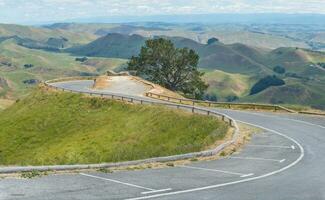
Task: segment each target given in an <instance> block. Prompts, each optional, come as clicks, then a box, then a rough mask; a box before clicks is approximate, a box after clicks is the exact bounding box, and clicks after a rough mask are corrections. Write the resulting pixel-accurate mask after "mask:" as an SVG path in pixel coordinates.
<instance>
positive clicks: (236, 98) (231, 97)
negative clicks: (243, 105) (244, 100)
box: [226, 95, 239, 102]
mask: <svg viewBox="0 0 325 200" xmlns="http://www.w3.org/2000/svg"><path fill="white" fill-rule="evenodd" d="M238 99H239V98H238V97H237V96H236V95H229V96H227V97H226V100H227V102H233V101H236V100H238Z"/></svg>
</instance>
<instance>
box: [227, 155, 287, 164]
mask: <svg viewBox="0 0 325 200" xmlns="http://www.w3.org/2000/svg"><path fill="white" fill-rule="evenodd" d="M228 158H230V159H241V160H262V161H273V162H280V163H282V162H284V161H285V159H282V160H277V159H270V158H256V157H239V156H230V157H228Z"/></svg>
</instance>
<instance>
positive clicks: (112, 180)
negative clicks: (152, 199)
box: [79, 173, 156, 191]
mask: <svg viewBox="0 0 325 200" xmlns="http://www.w3.org/2000/svg"><path fill="white" fill-rule="evenodd" d="M79 174H80V175H82V176H87V177H91V178H96V179H101V180H105V181H110V182H114V183H119V184H122V185H127V186H131V187H136V188H140V189H144V190H150V191H156V190H155V189H152V188H147V187H142V186H139V185H134V184H131V183H125V182H122V181H118V180H114V179H109V178H104V177H100V176H94V175H90V174H85V173H79Z"/></svg>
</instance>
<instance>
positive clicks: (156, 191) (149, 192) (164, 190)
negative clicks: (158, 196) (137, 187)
mask: <svg viewBox="0 0 325 200" xmlns="http://www.w3.org/2000/svg"><path fill="white" fill-rule="evenodd" d="M170 190H172V189H171V188H166V189H162V190H153V191H147V192H141V194H152V193H158V192H166V191H170Z"/></svg>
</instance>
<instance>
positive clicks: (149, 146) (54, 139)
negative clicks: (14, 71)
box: [0, 88, 228, 165]
mask: <svg viewBox="0 0 325 200" xmlns="http://www.w3.org/2000/svg"><path fill="white" fill-rule="evenodd" d="M0 127H1V128H0V165H51V164H77V163H101V162H118V161H127V160H136V159H145V158H150V157H157V156H167V155H174V154H181V153H188V152H194V151H201V150H204V149H206V148H207V147H209V146H211V145H212V144H214V143H215V142H216V141H217V140H221V139H223V138H224V136H225V134H226V132H227V130H228V126H227V125H226V124H225V123H224V122H221V121H218V120H217V119H215V118H212V117H208V116H202V115H197V114H195V115H192V114H191V113H187V112H184V111H181V110H173V109H169V108H165V107H161V106H149V105H133V104H126V103H122V102H119V101H113V100H109V99H101V98H90V97H85V96H82V95H79V94H71V93H64V92H55V91H46V90H45V89H44V88H42V89H40V90H36V91H33V92H32V94H30V95H29V96H28V97H26V98H24V99H22V100H20V101H19V102H17V103H16V104H14V105H13V106H11V107H10V108H8V109H6V110H4V111H2V112H1V113H0Z"/></svg>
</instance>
